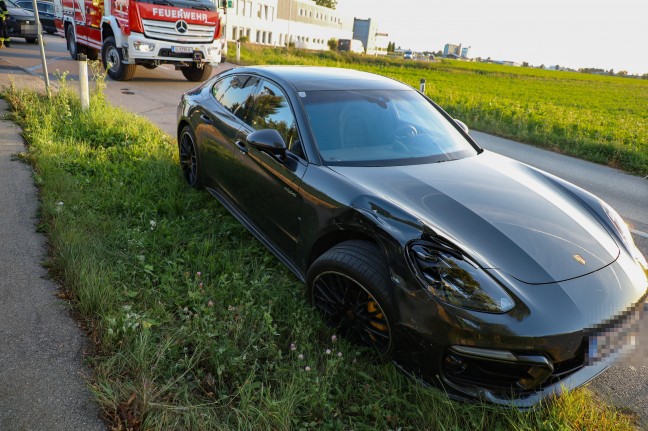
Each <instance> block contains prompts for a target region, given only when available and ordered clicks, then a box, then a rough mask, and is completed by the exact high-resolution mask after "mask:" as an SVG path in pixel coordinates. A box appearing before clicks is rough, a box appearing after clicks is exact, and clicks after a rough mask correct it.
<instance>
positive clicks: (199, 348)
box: [3, 78, 634, 431]
mask: <svg viewBox="0 0 648 431" xmlns="http://www.w3.org/2000/svg"><path fill="white" fill-rule="evenodd" d="M96 87H97V89H98V90H97V91H96V92H95V93H94V94H93V95H92V98H91V109H90V110H89V111H85V112H82V111H81V109H80V103H79V100H78V98H77V97H76V95H75V94H74V91H71V90H68V89H67V87H66V85H65V83H63V84H62V88H61V89H60V90H59V91H57V92H56V93H55V94H54V95H53V98H52V99H51V100H48V99H47V98H46V97H45V96H42V95H39V94H37V93H35V92H34V91H31V90H18V89H9V90H8V91H6V92H5V93H4V94H3V96H4V97H5V98H6V99H7V100H8V101H9V102H10V104H11V105H12V107H13V110H14V116H15V117H14V118H15V119H16V121H18V122H19V123H20V124H21V125H22V126H23V131H24V136H25V138H26V140H27V142H28V151H27V152H26V153H25V154H21V155H20V157H21V158H22V159H23V160H25V161H26V162H29V163H31V165H32V166H33V168H34V178H35V181H36V184H37V185H38V186H39V188H40V191H41V194H40V196H41V199H42V203H41V209H40V214H41V221H40V227H41V229H42V230H43V231H44V232H46V233H47V235H48V238H49V245H50V258H51V260H50V261H49V262H47V265H48V267H49V269H50V274H51V275H52V277H54V278H56V279H57V280H58V281H59V283H60V284H61V286H63V288H62V289H63V292H61V295H60V296H62V297H68V298H70V300H71V302H72V304H73V307H74V309H75V310H76V314H77V316H78V317H79V319H80V320H82V323H83V327H84V328H87V331H88V334H89V337H90V339H91V341H92V342H93V344H94V349H93V352H92V354H91V355H90V356H89V357H88V358H87V360H88V361H89V364H90V366H91V367H92V369H93V370H94V377H93V379H92V380H90V381H89V384H90V385H91V387H92V390H93V392H94V394H95V396H96V399H97V401H98V403H99V404H100V406H101V408H102V409H103V414H104V416H105V418H106V419H107V420H108V421H109V422H110V424H111V427H112V428H111V429H115V430H165V431H166V430H208V429H214V430H262V431H265V430H351V429H353V430H397V429H398V430H471V431H473V430H483V431H487V430H488V431H490V430H516V431H537V430H546V431H554V430H561V431H568V430H599V431H629V430H632V429H634V426H633V419H632V418H631V417H629V416H627V415H625V414H622V413H620V412H619V411H618V410H616V409H614V408H611V407H608V406H606V405H605V404H604V403H602V402H600V400H597V399H596V398H595V397H594V396H593V395H592V394H591V393H590V392H589V391H587V390H586V389H583V390H578V391H574V392H571V393H569V394H567V395H565V396H563V397H561V398H560V399H558V400H557V401H555V402H553V403H550V404H547V405H544V406H541V407H539V408H537V409H535V410H531V411H526V412H522V411H517V410H500V409H495V408H493V407H489V406H485V405H480V404H462V403H456V402H453V401H450V400H449V399H448V398H447V397H446V395H445V394H444V393H443V392H441V391H438V390H435V389H432V388H428V387H424V386H422V385H420V384H418V383H417V382H415V381H413V380H411V379H410V378H408V377H406V376H405V375H403V374H401V373H400V372H398V371H397V370H396V368H395V367H394V366H393V365H392V364H391V363H387V364H383V363H380V362H379V361H378V360H377V358H376V357H374V356H373V355H372V354H371V353H370V352H367V351H366V350H364V349H362V348H359V347H357V346H354V345H351V344H349V343H347V342H345V341H344V340H337V339H335V337H333V336H334V335H335V334H334V332H332V330H331V329H329V328H327V327H325V326H324V325H323V324H322V322H321V320H320V319H319V317H318V315H317V314H316V313H315V312H314V310H313V309H312V308H311V307H309V306H308V305H307V304H306V302H305V300H304V294H303V289H304V287H303V285H301V283H299V281H298V280H297V279H296V278H295V277H294V276H293V275H292V274H291V273H290V272H289V271H288V270H287V269H285V267H283V265H281V264H280V263H279V261H278V260H277V259H275V258H274V257H273V256H272V255H271V254H270V253H269V252H268V251H267V250H265V249H264V248H263V247H262V246H261V245H260V244H259V243H258V242H257V241H256V240H255V239H254V238H253V237H252V235H251V234H249V233H248V232H247V231H246V230H245V229H244V228H243V227H242V226H241V225H240V224H239V223H238V222H236V220H235V219H233V218H232V217H231V216H230V215H229V214H228V213H227V212H226V211H225V210H224V209H223V208H222V207H221V206H220V205H219V204H218V203H217V201H216V200H215V199H213V198H212V197H210V195H209V194H208V193H206V192H204V191H203V192H200V191H195V190H192V189H190V188H189V187H188V186H186V184H185V183H184V181H183V179H182V176H181V173H180V168H179V166H178V156H177V149H176V143H175V142H174V141H172V140H171V139H169V137H168V136H167V135H165V134H164V133H162V132H161V131H160V130H159V129H158V128H157V127H155V126H154V125H152V124H151V123H150V122H148V121H146V120H144V119H142V118H141V117H137V116H135V115H134V114H132V113H128V112H125V111H123V110H120V109H118V108H115V107H114V106H111V105H110V104H109V103H108V102H107V101H106V100H105V97H104V96H103V94H102V93H101V89H102V87H103V85H102V80H101V78H99V80H98V82H97V86H96Z"/></svg>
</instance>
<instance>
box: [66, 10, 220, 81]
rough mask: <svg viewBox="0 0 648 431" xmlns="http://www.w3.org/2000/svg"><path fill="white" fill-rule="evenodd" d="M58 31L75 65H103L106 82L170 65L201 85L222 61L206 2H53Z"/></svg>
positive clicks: (214, 16) (216, 25)
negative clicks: (80, 60)
mask: <svg viewBox="0 0 648 431" xmlns="http://www.w3.org/2000/svg"><path fill="white" fill-rule="evenodd" d="M54 13H55V21H56V28H57V32H58V34H59V35H61V36H63V37H65V39H66V41H67V47H68V51H70V56H71V57H72V58H73V59H75V60H76V59H77V55H78V54H80V53H84V54H86V55H87V56H88V58H89V59H90V60H96V59H98V57H99V53H101V60H102V62H103V65H104V67H105V68H106V71H107V73H108V76H109V77H111V78H112V79H115V80H118V81H128V80H130V79H132V78H133V75H134V74H135V69H136V68H137V65H141V66H144V67H146V68H149V69H153V68H155V67H157V66H158V65H160V64H163V63H169V64H173V65H175V67H176V69H180V70H181V71H182V74H183V75H184V76H185V78H187V79H188V80H189V81H204V80H206V79H207V78H209V77H210V76H211V73H212V66H213V65H217V64H218V63H220V61H221V49H222V41H221V40H220V35H221V20H220V16H219V14H218V11H217V8H216V4H215V3H214V2H211V1H210V0H105V1H104V0H54Z"/></svg>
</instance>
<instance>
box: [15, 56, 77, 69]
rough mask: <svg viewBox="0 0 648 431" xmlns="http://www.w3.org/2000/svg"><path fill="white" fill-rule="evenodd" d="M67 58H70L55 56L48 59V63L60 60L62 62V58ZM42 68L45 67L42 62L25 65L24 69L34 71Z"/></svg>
mask: <svg viewBox="0 0 648 431" xmlns="http://www.w3.org/2000/svg"><path fill="white" fill-rule="evenodd" d="M67 58H68V57H54V58H51V59H48V60H47V65H48V66H49V65H50V64H54V63H58V62H60V61H62V60H65V59H67ZM42 68H43V65H42V64H37V65H35V66H31V67H25V68H24V69H25V70H27V71H29V72H33V71H35V70H36V69H42Z"/></svg>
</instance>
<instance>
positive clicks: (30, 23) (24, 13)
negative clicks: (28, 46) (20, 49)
mask: <svg viewBox="0 0 648 431" xmlns="http://www.w3.org/2000/svg"><path fill="white" fill-rule="evenodd" d="M6 1H7V11H8V12H9V15H8V16H7V18H6V22H7V31H8V32H9V37H11V38H15V37H24V38H25V40H26V41H27V42H28V43H37V42H38V23H36V16H35V15H34V13H33V12H30V11H28V10H25V9H23V8H21V7H20V6H18V5H17V4H15V3H14V2H12V1H11V0H6ZM12 42H13V40H12ZM5 45H7V46H9V45H8V44H7V43H6V42H5Z"/></svg>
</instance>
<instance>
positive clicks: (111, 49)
mask: <svg viewBox="0 0 648 431" xmlns="http://www.w3.org/2000/svg"><path fill="white" fill-rule="evenodd" d="M101 61H102V62H103V65H104V68H105V69H106V73H107V74H108V76H109V77H111V78H112V79H114V80H115V81H130V80H131V79H133V76H135V70H136V69H137V65H135V64H124V54H123V52H122V50H121V48H118V47H117V44H116V43H115V38H114V37H112V36H111V37H107V38H106V39H105V40H104V43H103V48H102V49H101Z"/></svg>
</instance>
